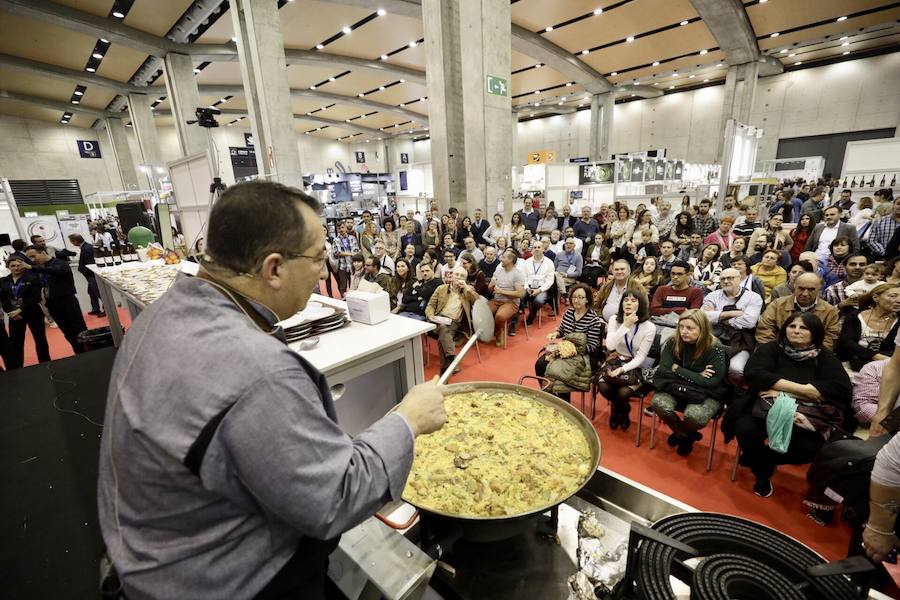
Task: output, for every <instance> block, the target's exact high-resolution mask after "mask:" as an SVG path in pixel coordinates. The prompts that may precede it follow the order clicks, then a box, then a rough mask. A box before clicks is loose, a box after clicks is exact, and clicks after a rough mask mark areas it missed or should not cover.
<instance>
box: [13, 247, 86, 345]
mask: <svg viewBox="0 0 900 600" xmlns="http://www.w3.org/2000/svg"><path fill="white" fill-rule="evenodd" d="M25 254H26V255H27V256H28V259H29V260H30V261H31V262H32V263H34V264H32V265H26V267H25V268H26V269H30V270H31V271H32V272H34V273H37V274H38V275H40V276H41V278H42V279H43V280H44V287H45V288H46V290H47V291H46V294H47V310H49V311H50V316H52V317H53V319H54V320H55V321H56V324H57V325H59V328H60V329H61V330H62V332H63V335H65V336H66V340H67V341H68V342H69V344H70V345H71V346H72V350H74V351H75V353H76V354H79V353H81V352H84V347H83V346H82V345H81V344H80V343H79V342H78V334H79V333H81V332H82V331H87V325H86V324H85V322H84V315H83V314H81V305H79V304H78V298H76V297H75V293H76V292H75V278H74V277H73V276H72V268H71V267H70V266H69V263H67V262H66V261H64V260H60V259H58V258H51V257H50V255H49V254H47V249H46V248H44V247H43V246H28V248H26V249H25Z"/></svg>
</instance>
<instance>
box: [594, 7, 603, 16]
mask: <svg viewBox="0 0 900 600" xmlns="http://www.w3.org/2000/svg"><path fill="white" fill-rule="evenodd" d="M594 14H595V15H602V14H603V9H602V8H595V9H594Z"/></svg>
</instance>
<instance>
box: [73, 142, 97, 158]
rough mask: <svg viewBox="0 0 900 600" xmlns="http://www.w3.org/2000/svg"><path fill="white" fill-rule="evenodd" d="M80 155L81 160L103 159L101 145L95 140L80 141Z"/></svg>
mask: <svg viewBox="0 0 900 600" xmlns="http://www.w3.org/2000/svg"><path fill="white" fill-rule="evenodd" d="M77 142H78V154H79V155H81V158H101V156H100V144H99V143H98V142H96V141H94V140H78V141H77Z"/></svg>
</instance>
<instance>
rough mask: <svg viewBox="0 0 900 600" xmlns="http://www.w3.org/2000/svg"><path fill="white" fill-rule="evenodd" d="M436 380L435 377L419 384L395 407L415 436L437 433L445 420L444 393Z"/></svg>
mask: <svg viewBox="0 0 900 600" xmlns="http://www.w3.org/2000/svg"><path fill="white" fill-rule="evenodd" d="M437 380H438V378H437V376H435V377H434V378H433V379H432V380H431V381H429V382H427V383H420V384H419V385H417V386H415V387H414V388H412V389H411V390H409V392H408V393H407V394H406V396H404V397H403V400H402V401H401V402H400V405H399V406H398V407H397V412H398V413H400V414H401V415H402V416H403V418H404V419H406V422H407V423H409V426H410V427H412V430H413V433H414V434H415V435H417V436H419V435H424V434H426V433H431V432H433V431H437V430H438V429H440V428H441V427H443V426H444V422H445V421H446V420H447V412H446V411H445V410H444V392H443V391H442V390H441V388H440V386H438V384H437Z"/></svg>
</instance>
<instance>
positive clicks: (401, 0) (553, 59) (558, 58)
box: [330, 0, 612, 94]
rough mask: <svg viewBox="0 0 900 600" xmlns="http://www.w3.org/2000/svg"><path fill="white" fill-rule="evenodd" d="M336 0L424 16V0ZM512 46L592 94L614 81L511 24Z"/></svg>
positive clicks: (415, 16) (552, 44)
mask: <svg viewBox="0 0 900 600" xmlns="http://www.w3.org/2000/svg"><path fill="white" fill-rule="evenodd" d="M330 1H331V2H333V3H335V4H343V5H347V6H358V7H362V8H371V9H373V10H376V9H379V8H381V9H384V10H386V11H387V12H389V13H391V14H395V15H402V16H404V17H413V18H416V19H421V18H422V3H421V0H330ZM512 47H513V50H516V51H517V52H521V53H522V54H527V55H528V56H530V57H531V58H534V59H535V60H537V61H539V62H541V63H543V64H545V65H547V66H548V67H550V68H551V69H555V70H557V71H559V72H560V73H562V74H563V75H565V76H566V77H567V78H569V79H570V80H571V81H574V82H575V83H577V84H579V85H581V86H582V87H583V88H584V89H585V90H586V91H588V92H590V93H592V94H600V93H603V92H607V91H609V90H610V89H611V88H612V84H611V83H610V82H609V81H608V80H607V79H606V78H605V77H604V76H603V75H601V74H600V73H598V72H597V71H596V70H594V69H593V68H592V67H591V66H589V65H588V64H586V63H584V62H582V61H581V60H579V59H578V58H576V57H575V56H573V55H572V53H571V52H569V51H568V50H564V49H563V48H561V47H559V46H557V45H556V44H554V43H553V42H551V41H549V40H547V39H545V38H544V37H543V36H541V35H539V34H537V33H534V32H533V31H529V30H528V29H525V28H524V27H520V26H518V25H516V24H515V23H513V24H512Z"/></svg>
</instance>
